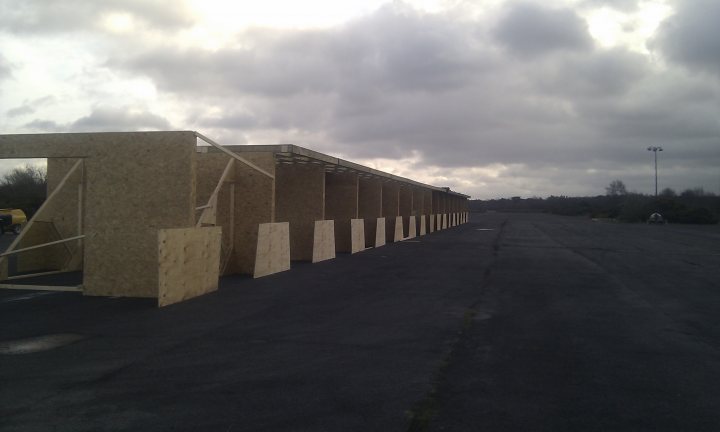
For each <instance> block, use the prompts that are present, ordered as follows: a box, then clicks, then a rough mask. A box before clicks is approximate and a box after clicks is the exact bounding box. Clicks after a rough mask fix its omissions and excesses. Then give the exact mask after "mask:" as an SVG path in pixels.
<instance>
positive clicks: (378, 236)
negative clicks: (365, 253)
mask: <svg viewBox="0 0 720 432" xmlns="http://www.w3.org/2000/svg"><path fill="white" fill-rule="evenodd" d="M386 226H387V224H386V223H385V218H384V217H381V218H377V219H376V224H375V247H380V246H385V239H386V238H387V237H386V236H385V227H386Z"/></svg>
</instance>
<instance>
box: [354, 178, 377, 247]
mask: <svg viewBox="0 0 720 432" xmlns="http://www.w3.org/2000/svg"><path fill="white" fill-rule="evenodd" d="M382 186H383V182H382V181H381V180H380V179H365V178H361V179H360V180H359V183H358V217H359V218H361V219H364V220H365V246H366V247H374V246H375V243H376V242H375V235H376V231H377V230H376V227H377V218H379V217H382V208H383V198H382V197H383V194H382V191H383V187H382Z"/></svg>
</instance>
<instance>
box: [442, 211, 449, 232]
mask: <svg viewBox="0 0 720 432" xmlns="http://www.w3.org/2000/svg"><path fill="white" fill-rule="evenodd" d="M447 227H448V215H447V213H443V215H442V229H447Z"/></svg>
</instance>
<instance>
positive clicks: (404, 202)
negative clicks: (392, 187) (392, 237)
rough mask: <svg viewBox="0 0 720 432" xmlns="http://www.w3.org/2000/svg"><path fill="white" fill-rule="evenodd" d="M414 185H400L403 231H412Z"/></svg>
mask: <svg viewBox="0 0 720 432" xmlns="http://www.w3.org/2000/svg"><path fill="white" fill-rule="evenodd" d="M413 189H414V188H413V187H412V186H409V185H401V186H400V203H399V204H400V216H402V224H403V232H404V233H409V232H410V216H411V215H412V214H413Z"/></svg>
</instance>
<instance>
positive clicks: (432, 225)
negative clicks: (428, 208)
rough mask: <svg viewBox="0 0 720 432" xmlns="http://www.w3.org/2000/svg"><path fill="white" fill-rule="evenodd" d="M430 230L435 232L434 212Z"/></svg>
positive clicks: (431, 216) (431, 217)
mask: <svg viewBox="0 0 720 432" xmlns="http://www.w3.org/2000/svg"><path fill="white" fill-rule="evenodd" d="M429 231H430V232H431V233H432V232H435V215H434V214H431V215H430V230H429Z"/></svg>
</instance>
